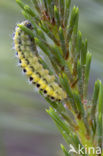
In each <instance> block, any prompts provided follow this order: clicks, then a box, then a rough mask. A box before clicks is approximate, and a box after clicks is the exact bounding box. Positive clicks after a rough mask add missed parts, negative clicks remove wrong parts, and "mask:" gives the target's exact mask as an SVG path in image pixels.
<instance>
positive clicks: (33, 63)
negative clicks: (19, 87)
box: [14, 21, 67, 101]
mask: <svg viewBox="0 0 103 156" xmlns="http://www.w3.org/2000/svg"><path fill="white" fill-rule="evenodd" d="M21 24H22V25H24V26H26V27H27V28H29V29H31V30H32V25H31V23H30V22H28V21H24V22H22V23H21ZM14 44H15V49H16V51H17V52H16V56H17V57H18V59H19V65H20V66H21V67H22V69H23V72H24V73H25V74H26V75H27V76H28V79H29V81H30V82H31V83H32V84H34V85H35V86H36V87H37V88H38V89H39V90H41V91H42V93H43V94H44V95H45V96H48V97H49V98H50V99H51V100H57V101H61V100H64V99H65V98H67V94H66V92H65V91H64V90H63V89H62V88H61V87H60V86H59V84H58V83H57V82H56V81H55V76H54V75H50V74H49V70H47V69H44V67H43V65H42V64H41V63H40V61H39V57H38V56H36V52H35V50H36V48H35V47H36V46H35V41H34V38H33V37H31V36H30V35H28V34H27V33H25V32H24V31H23V30H21V29H20V28H19V27H16V30H15V35H14Z"/></svg>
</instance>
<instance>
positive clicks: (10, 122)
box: [0, 0, 103, 156]
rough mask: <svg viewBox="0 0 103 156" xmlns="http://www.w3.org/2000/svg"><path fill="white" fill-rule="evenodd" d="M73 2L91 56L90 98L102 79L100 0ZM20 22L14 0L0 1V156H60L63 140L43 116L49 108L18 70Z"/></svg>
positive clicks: (102, 12) (102, 7)
mask: <svg viewBox="0 0 103 156" xmlns="http://www.w3.org/2000/svg"><path fill="white" fill-rule="evenodd" d="M24 1H26V2H29V1H30V0H24ZM72 1H73V4H74V3H75V4H76V5H78V6H79V8H80V19H79V28H80V30H81V32H82V33H83V36H84V37H86V38H87V39H88V44H89V51H90V52H92V53H93V60H92V66H91V73H90V85H89V93H90V94H89V95H91V92H92V90H93V84H94V81H95V80H96V79H101V80H103V63H102V62H103V0H75V1H74V0H72ZM22 20H23V17H22V15H21V12H20V8H19V7H18V6H17V4H16V2H15V0H0V156H14V155H15V156H62V153H61V151H60V147H59V144H60V143H61V142H63V141H62V139H61V136H60V134H59V132H58V130H57V128H56V126H55V125H54V123H53V122H52V120H51V119H50V117H49V116H48V115H47V114H46V113H45V109H46V108H47V107H48V105H47V104H46V102H45V101H44V100H43V98H42V97H41V96H39V95H38V94H37V93H36V92H34V91H33V88H32V86H30V85H28V83H27V79H26V78H25V77H24V76H22V75H21V70H20V69H19V68H18V67H17V62H16V59H15V55H14V50H12V33H13V31H14V28H15V25H16V23H18V22H21V21H22Z"/></svg>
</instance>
